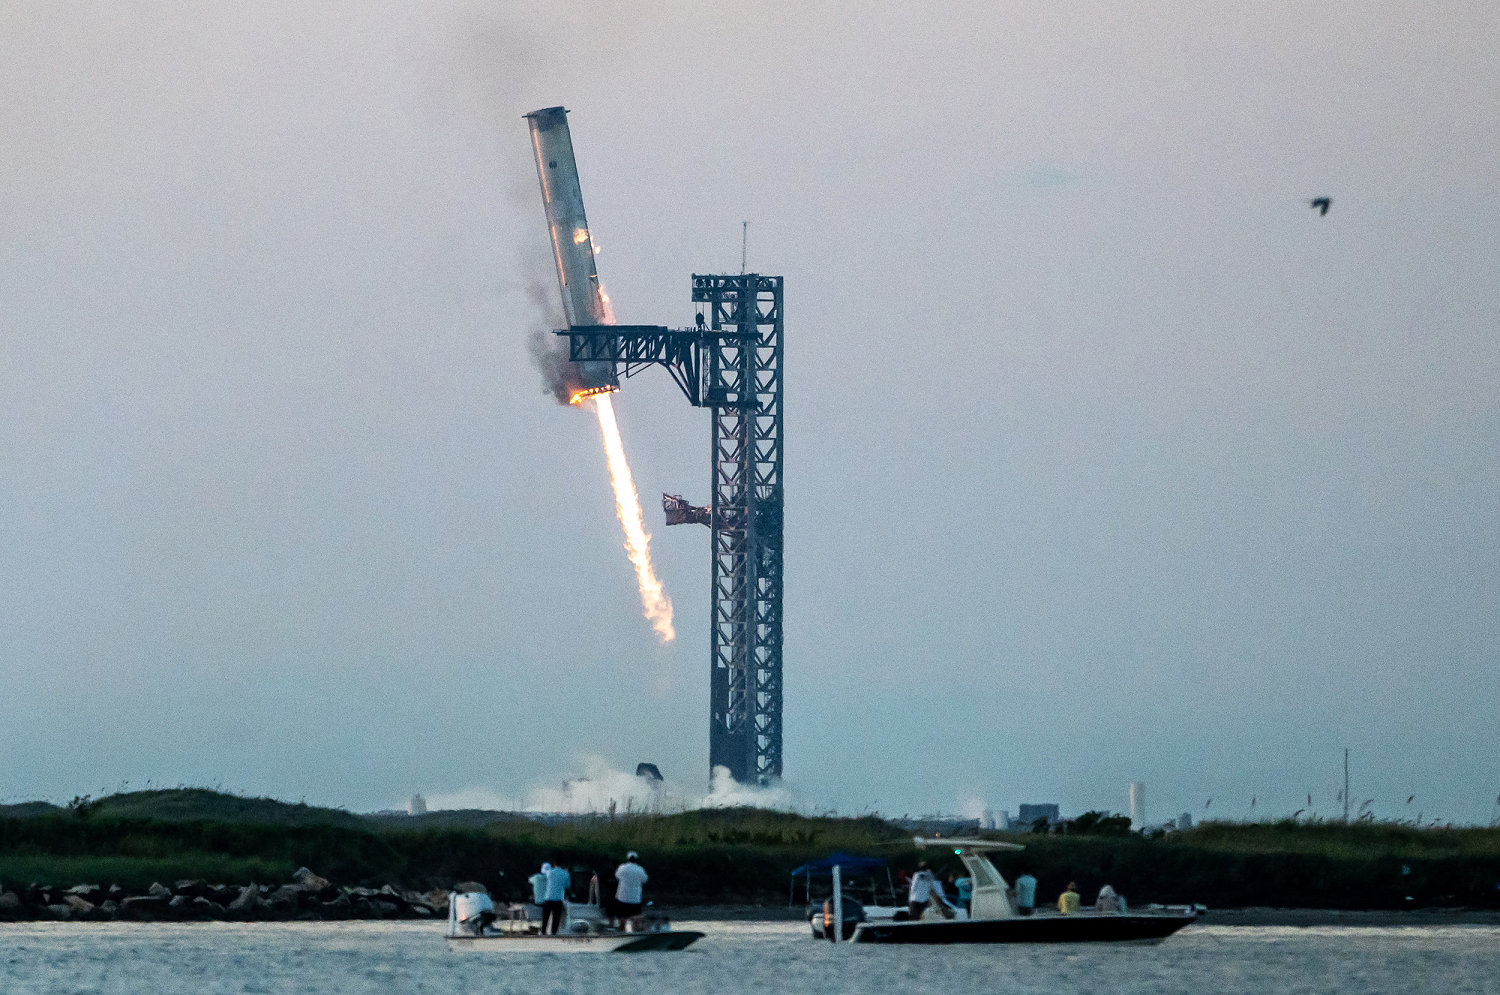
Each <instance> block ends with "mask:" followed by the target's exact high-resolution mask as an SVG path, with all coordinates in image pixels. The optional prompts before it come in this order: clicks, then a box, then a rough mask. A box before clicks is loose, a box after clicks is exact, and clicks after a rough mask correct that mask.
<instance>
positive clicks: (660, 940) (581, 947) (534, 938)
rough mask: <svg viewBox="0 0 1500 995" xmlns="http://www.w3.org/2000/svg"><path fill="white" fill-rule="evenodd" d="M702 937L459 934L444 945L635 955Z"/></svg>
mask: <svg viewBox="0 0 1500 995" xmlns="http://www.w3.org/2000/svg"><path fill="white" fill-rule="evenodd" d="M702 938H703V934H702V933H698V932H694V931H693V930H688V929H668V930H661V931H660V932H656V933H614V934H608V933H606V934H600V933H573V934H568V933H557V934H555V935H551V936H539V935H536V934H515V933H510V934H507V933H495V934H487V935H485V936H462V935H460V936H449V937H448V942H449V943H450V944H452V947H453V949H454V950H463V951H469V952H473V951H485V952H487V953H495V952H497V951H498V952H504V951H509V952H511V953H554V954H582V953H593V954H603V953H616V954H639V953H654V952H657V951H663V950H681V949H683V948H684V947H687V946H690V945H691V944H693V943H694V942H696V941H697V940H700V939H702Z"/></svg>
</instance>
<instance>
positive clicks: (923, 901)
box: [906, 860, 937, 919]
mask: <svg viewBox="0 0 1500 995" xmlns="http://www.w3.org/2000/svg"><path fill="white" fill-rule="evenodd" d="M935 884H937V878H936V877H934V876H933V873H932V871H931V870H930V869H929V868H928V866H927V861H925V860H924V861H922V862H921V863H920V864H918V865H917V873H915V874H913V875H912V878H911V889H910V890H909V891H907V893H906V914H907V915H908V916H909V917H911V918H912V919H920V918H922V913H923V912H924V911H926V909H927V902H928V900H929V899H930V898H932V886H933V885H935Z"/></svg>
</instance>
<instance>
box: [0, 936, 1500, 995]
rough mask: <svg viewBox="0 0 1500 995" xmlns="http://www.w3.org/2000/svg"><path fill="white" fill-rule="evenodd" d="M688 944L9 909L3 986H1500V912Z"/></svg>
mask: <svg viewBox="0 0 1500 995" xmlns="http://www.w3.org/2000/svg"><path fill="white" fill-rule="evenodd" d="M679 925H681V926H682V927H683V928H688V929H694V928H696V929H701V930H702V931H704V932H705V933H707V934H708V935H707V936H705V937H704V938H703V939H702V940H699V941H698V943H697V944H695V945H694V946H693V947H690V948H689V949H687V950H685V951H682V952H680V953H666V954H641V955H637V956H629V955H620V954H575V955H558V954H520V953H469V954H462V953H455V952H454V951H450V950H449V949H448V948H447V944H446V942H445V941H444V940H443V939H442V938H441V936H440V935H439V934H440V932H441V927H440V926H438V925H434V924H431V923H366V922H347V923H285V924H233V923H195V924H147V923H132V924H125V923H98V924H82V923H76V924H21V925H8V926H0V992H3V993H5V995H11V993H29V992H47V993H51V992H100V993H106V992H278V993H279V992H289V991H295V992H382V993H385V992H444V993H458V992H463V993H470V992H474V993H479V992H517V993H526V995H538V993H550V992H592V991H610V992H649V993H652V995H670V993H677V992H683V993H695V992H701V993H713V995H724V993H728V992H739V991H791V992H800V993H807V995H824V993H841V992H850V993H854V992H859V993H865V992H900V993H903V995H910V993H915V992H944V993H947V995H953V993H960V992H979V991H994V992H1046V993H1048V995H1057V993H1060V992H1108V993H1111V995H1121V993H1131V992H1142V993H1144V992H1151V993H1157V992H1194V993H1197V992H1220V991H1243V992H1334V991H1349V992H1412V991H1438V992H1443V993H1444V995H1458V993H1465V992H1497V993H1500V927H1494V926H1416V927H1348V926H1328V927H1307V928H1296V927H1278V926H1244V927H1230V926H1190V927H1188V928H1187V929H1186V930H1183V931H1182V932H1180V933H1178V934H1177V935H1176V936H1174V937H1172V938H1171V939H1169V940H1167V941H1166V942H1165V943H1163V944H1162V945H1160V946H1156V947H1139V946H1094V945H1080V946H1068V947H1026V946H991V947H977V946H976V947H880V946H863V945H861V946H850V945H842V946H838V947H835V946H834V945H832V944H829V943H819V942H815V941H813V940H812V939H811V938H809V936H808V932H807V927H806V926H804V925H801V924H798V923H742V922H739V923H718V922H715V923H701V924H697V925H694V924H692V923H686V922H685V923H680V924H679Z"/></svg>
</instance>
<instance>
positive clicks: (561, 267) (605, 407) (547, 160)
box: [526, 107, 677, 643]
mask: <svg viewBox="0 0 1500 995" xmlns="http://www.w3.org/2000/svg"><path fill="white" fill-rule="evenodd" d="M567 115H568V112H567V111H566V110H565V109H564V108H562V107H544V108H543V109H541V110H539V111H532V112H531V113H530V114H527V115H526V120H527V122H528V127H529V128H530V130H531V146H532V151H533V152H535V153H536V173H537V179H538V180H540V182H541V186H542V205H543V207H544V208H545V210H546V214H547V230H548V232H549V234H550V236H551V239H552V253H553V260H554V262H556V264H557V284H558V289H560V290H561V291H562V303H563V313H564V314H565V315H566V316H567V319H568V325H569V327H572V326H575V325H613V324H614V323H615V316H614V310H613V308H611V307H610V303H609V295H608V294H606V293H605V292H604V285H603V284H601V283H600V282H599V270H598V268H597V267H596V266H595V264H594V239H593V236H592V235H591V234H590V233H589V223H588V218H587V217H585V215H584V211H583V191H582V189H580V187H579V185H578V163H577V161H576V160H575V159H574V157H573V137H572V134H571V133H570V132H569V131H568V116H567ZM567 366H568V367H569V370H568V373H569V374H570V376H569V377H568V379H569V381H570V382H568V383H567V384H566V386H565V387H562V389H561V390H559V393H560V394H562V395H563V396H566V397H567V399H568V401H569V403H570V404H581V403H583V402H584V401H586V400H590V399H592V400H593V402H594V410H595V411H596V412H598V415H599V432H600V434H601V435H603V436H604V453H605V456H606V457H608V460H609V479H610V482H611V483H612V484H614V488H615V513H616V514H618V515H619V516H620V524H621V525H622V526H624V527H625V552H626V553H628V554H629V556H630V563H631V565H632V566H634V567H635V576H636V580H637V582H638V583H639V584H640V588H641V607H642V608H644V609H645V611H646V618H647V619H649V620H650V622H651V625H652V627H653V628H655V629H656V634H657V637H658V638H660V639H661V641H662V642H664V643H669V642H671V641H672V640H673V639H675V638H676V637H677V633H676V631H675V630H673V628H672V602H671V599H669V598H668V597H667V596H666V594H664V593H663V592H662V589H661V581H659V580H657V578H656V571H654V570H652V569H651V537H650V536H649V535H647V534H646V529H645V527H644V526H643V525H642V524H641V500H640V498H639V497H638V496H637V495H636V492H635V481H634V480H632V479H631V477H630V464H629V463H627V462H625V446H624V445H623V444H622V443H621V442H620V427H619V425H618V424H617V423H616V422H615V408H614V402H613V401H611V400H610V396H609V395H610V393H611V392H613V391H616V390H619V389H620V380H619V377H618V376H617V375H616V372H615V364H614V363H613V362H612V361H611V360H608V359H595V360H584V361H580V362H571V363H568V364H567Z"/></svg>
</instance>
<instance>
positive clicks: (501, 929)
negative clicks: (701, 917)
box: [446, 891, 703, 953]
mask: <svg viewBox="0 0 1500 995" xmlns="http://www.w3.org/2000/svg"><path fill="white" fill-rule="evenodd" d="M564 910H565V914H564V916H563V926H562V928H561V929H559V930H558V932H556V933H552V934H543V933H542V932H541V924H540V923H538V922H537V921H535V920H533V919H531V918H530V917H529V916H528V915H527V914H526V907H525V906H524V905H509V906H507V907H506V908H505V910H504V915H501V914H500V913H498V912H497V911H496V909H495V903H494V901H493V900H492V899H491V898H490V896H489V895H486V894H485V893H484V892H482V891H455V892H452V893H450V894H449V895H448V932H447V934H446V935H447V939H448V942H449V945H450V946H451V947H452V948H453V949H455V950H468V951H474V950H487V951H496V950H509V951H512V952H517V953H521V952H542V951H546V952H549V953H647V952H651V951H657V950H681V949H682V948H684V947H686V946H689V945H690V944H692V943H693V942H694V941H696V940H699V939H702V937H703V934H702V933H698V932H694V931H692V930H681V929H673V928H672V927H671V923H670V922H669V921H668V920H667V917H666V916H664V915H660V914H657V913H647V914H644V915H639V916H636V917H635V918H633V919H630V920H627V922H626V924H625V929H623V930H621V929H613V928H611V927H610V926H609V919H608V917H607V916H606V915H605V914H604V911H603V909H601V908H600V907H599V906H598V905H597V904H585V903H581V902H568V903H565V905H564Z"/></svg>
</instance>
